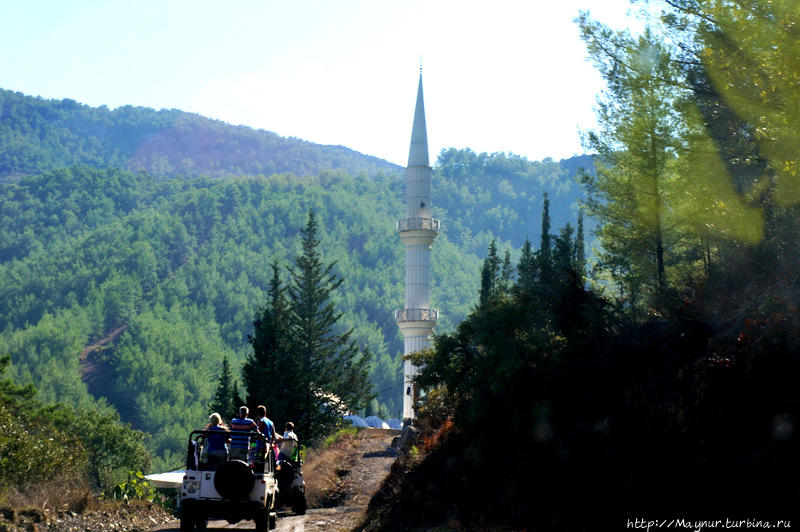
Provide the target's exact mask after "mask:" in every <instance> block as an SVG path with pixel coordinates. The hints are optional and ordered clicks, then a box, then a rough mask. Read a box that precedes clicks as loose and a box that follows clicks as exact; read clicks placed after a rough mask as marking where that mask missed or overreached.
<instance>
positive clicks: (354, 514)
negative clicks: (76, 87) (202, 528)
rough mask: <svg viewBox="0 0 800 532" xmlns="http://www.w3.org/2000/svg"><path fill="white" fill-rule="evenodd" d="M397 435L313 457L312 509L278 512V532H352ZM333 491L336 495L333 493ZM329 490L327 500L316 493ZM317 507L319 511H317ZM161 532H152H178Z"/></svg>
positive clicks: (369, 435)
mask: <svg viewBox="0 0 800 532" xmlns="http://www.w3.org/2000/svg"><path fill="white" fill-rule="evenodd" d="M397 434H399V431H391V430H380V429H371V430H363V431H361V432H360V433H359V434H358V435H356V436H355V437H353V438H349V439H347V440H345V441H343V442H341V443H340V444H338V445H336V446H333V448H332V449H330V450H325V451H322V452H321V453H320V454H319V456H316V457H309V460H308V461H307V463H306V465H304V466H303V474H304V477H305V479H306V484H307V486H308V488H309V504H310V506H312V507H310V508H309V509H308V511H307V512H306V514H305V515H293V514H292V513H291V511H290V510H289V509H285V510H279V511H278V528H277V531H278V532H322V531H326V532H327V531H341V532H344V531H349V530H352V529H353V528H354V527H355V526H356V525H358V524H359V523H360V522H361V520H362V519H363V517H364V511H365V510H366V508H367V504H368V503H369V500H370V499H371V498H372V495H373V494H374V493H375V492H376V491H377V490H378V487H380V485H381V482H382V481H383V479H384V478H385V477H386V475H387V474H388V472H389V468H390V467H391V466H392V463H393V462H394V461H395V459H396V458H397V451H396V450H395V449H393V448H392V447H391V446H390V444H391V441H392V438H393V437H394V436H396V435H397ZM330 488H333V489H330ZM322 489H325V490H326V494H327V495H325V496H322V494H321V493H314V491H319V490H322ZM315 501H318V502H317V503H316V504H317V505H319V506H320V507H313V506H314V505H315ZM175 526H176V525H174V524H173V525H172V526H171V527H167V528H164V527H157V528H152V529H151V531H153V532H155V531H160V532H167V531H174V532H176V531H178V528H174V527H175ZM253 528H254V526H253V522H252V521H240V522H238V523H236V524H233V525H231V524H229V523H227V522H226V521H209V523H208V530H231V529H250V530H252V529H253Z"/></svg>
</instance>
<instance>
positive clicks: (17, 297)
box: [0, 92, 591, 470]
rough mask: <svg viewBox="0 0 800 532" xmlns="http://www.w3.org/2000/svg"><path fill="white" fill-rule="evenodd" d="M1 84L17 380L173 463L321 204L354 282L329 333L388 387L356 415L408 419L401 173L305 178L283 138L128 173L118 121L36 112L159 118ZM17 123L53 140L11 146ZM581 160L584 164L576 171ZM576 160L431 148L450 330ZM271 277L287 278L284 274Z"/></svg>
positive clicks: (348, 283)
mask: <svg viewBox="0 0 800 532" xmlns="http://www.w3.org/2000/svg"><path fill="white" fill-rule="evenodd" d="M2 94H3V98H4V100H3V101H4V104H3V107H2V109H3V113H2V115H0V124H2V136H0V138H2V139H3V140H4V141H3V142H2V146H3V147H4V149H5V150H6V151H5V158H4V159H3V161H4V166H3V172H4V174H5V175H6V176H7V178H6V180H5V182H4V183H3V184H2V185H0V331H2V332H1V333H0V353H4V354H8V355H10V356H11V365H10V367H9V368H8V371H7V375H8V376H9V377H10V378H11V379H12V380H13V381H14V382H17V383H33V384H34V385H35V387H36V389H37V390H38V393H37V396H36V397H37V400H39V401H41V402H43V403H44V404H54V403H57V402H60V403H65V404H68V405H71V406H74V407H76V408H84V409H96V410H98V411H99V412H103V413H106V414H108V415H112V416H113V415H119V417H120V419H121V420H122V421H123V422H124V423H127V424H129V425H130V426H131V427H132V428H133V429H135V430H139V431H142V432H143V433H146V434H148V435H149V436H148V438H146V439H145V440H144V443H145V445H146V446H147V448H148V449H149V450H150V452H151V453H152V454H153V470H162V469H165V468H172V467H175V466H177V465H178V464H180V463H181V453H182V452H183V445H184V438H185V437H186V434H188V431H189V429H191V428H196V427H197V426H199V425H201V424H202V423H203V422H204V421H205V419H206V418H207V416H208V414H209V410H208V408H209V405H210V404H211V403H212V399H213V396H214V393H215V389H216V387H217V384H218V380H219V378H220V376H221V373H222V370H223V360H228V361H229V364H230V372H231V374H232V376H233V378H234V379H236V380H237V381H238V382H239V383H240V384H241V383H242V377H243V376H242V367H243V365H244V363H245V360H246V358H247V356H248V355H249V354H250V353H252V346H251V345H250V343H249V342H248V337H249V336H250V335H252V334H253V322H254V320H256V318H257V312H258V309H259V308H260V307H261V306H263V305H264V304H265V303H266V301H267V297H268V287H269V282H270V279H271V277H272V274H273V272H272V269H271V267H270V264H271V263H272V262H274V261H276V262H278V263H280V264H289V263H290V259H291V257H293V256H294V255H296V253H297V252H298V250H299V249H300V245H301V241H300V230H301V228H302V227H303V226H304V224H305V223H306V216H307V214H308V212H309V211H313V212H314V213H315V215H316V217H317V220H318V221H319V239H320V241H321V244H320V250H321V253H322V256H323V257H324V260H325V261H326V262H328V263H329V262H335V263H336V265H335V270H336V273H337V274H338V275H340V276H341V278H342V279H343V283H342V285H341V286H340V288H339V289H338V290H337V291H336V293H335V295H334V298H335V303H336V306H337V310H338V311H339V312H341V313H342V314H343V316H342V319H341V323H340V324H339V325H338V326H339V327H341V328H342V330H343V331H345V330H349V329H350V328H352V329H353V332H352V335H351V338H352V340H354V341H355V343H356V344H357V345H358V346H359V347H360V348H364V349H368V350H369V352H370V353H371V355H372V363H371V366H370V380H371V382H372V384H373V390H374V392H376V393H377V397H376V398H375V399H374V400H373V401H372V402H371V403H370V404H369V405H368V406H367V408H366V410H365V411H364V412H363V413H365V414H377V415H380V416H382V417H384V418H389V417H399V416H400V413H401V412H400V411H401V408H402V404H401V391H402V387H401V382H402V374H401V369H400V368H401V352H402V339H401V337H400V335H399V333H398V330H397V327H396V325H395V323H394V320H393V311H394V309H395V308H399V307H401V306H402V304H403V302H402V297H403V296H402V290H403V270H402V268H403V247H402V245H401V243H400V241H399V238H398V237H397V234H396V232H395V223H396V219H397V218H398V217H399V216H400V215H401V214H402V212H403V203H402V202H403V198H404V181H403V177H402V174H401V173H399V172H397V171H396V170H395V168H394V167H392V166H391V165H390V166H388V170H389V171H386V172H384V171H375V170H370V171H369V172H367V171H358V172H355V171H353V168H363V167H367V168H374V167H370V166H369V165H370V164H371V162H370V161H371V159H368V158H367V159H357V160H356V161H355V162H354V163H352V164H349V163H348V164H349V166H348V165H345V164H343V165H342V166H343V167H344V169H342V168H339V169H334V170H326V171H319V173H317V174H315V175H307V174H306V172H307V170H308V168H307V166H306V165H307V164H308V159H307V158H305V156H303V155H299V154H295V153H293V152H292V151H291V149H289V151H288V152H286V153H284V152H281V153H280V154H279V155H280V157H284V158H285V159H286V161H287V163H286V164H287V165H289V166H288V168H289V170H288V171H287V172H285V173H280V174H277V173H276V174H270V175H268V176H264V175H257V174H256V175H250V176H244V175H240V174H241V173H242V171H243V170H242V168H243V167H241V166H235V167H231V168H230V169H229V171H227V170H225V168H224V167H223V166H218V167H216V170H214V171H212V170H211V167H210V166H209V167H205V168H202V169H201V170H202V171H200V173H201V174H202V175H194V176H192V175H165V174H161V173H158V172H149V171H148V172H146V171H143V170H140V171H131V170H126V169H125V167H127V168H130V164H129V162H126V160H127V155H126V156H124V157H122V156H120V157H116V156H115V155H114V154H113V153H112V152H110V151H108V150H107V149H106V148H105V147H104V146H106V145H111V144H109V143H111V142H112V141H113V140H114V138H113V136H109V135H111V131H112V130H111V129H109V130H106V132H105V133H104V134H105V135H106V136H104V137H103V138H102V142H101V141H99V140H97V141H96V140H92V139H99V138H100V136H99V135H100V133H98V131H100V130H98V129H97V128H94V129H92V128H90V130H91V131H94V132H95V134H96V135H95V137H92V136H91V135H88V133H86V132H83V133H81V131H82V130H80V129H79V128H78V129H75V128H73V129H69V131H64V130H61V129H59V128H58V126H57V124H58V123H60V122H58V121H56V122H50V121H48V120H50V119H47V120H45V118H43V117H51V118H52V117H53V116H55V117H61V122H66V123H69V124H73V123H74V124H83V125H84V126H85V125H86V124H88V123H89V122H87V121H91V120H96V119H98V117H99V116H112V115H113V117H115V118H114V123H115V124H116V125H117V126H118V129H117V130H118V131H124V132H126V133H125V135H127V134H129V133H130V131H136V130H137V129H136V128H137V127H140V126H141V124H148V125H147V128H155V127H156V126H159V127H162V128H165V127H169V126H168V124H167V123H166V122H164V123H160V125H159V122H158V121H157V120H156V117H159V116H162V115H164V113H165V112H163V111H162V112H154V111H152V110H146V109H132V108H127V109H122V110H120V109H118V110H115V111H113V112H111V111H108V110H104V109H92V108H88V107H86V106H80V105H78V104H75V103H74V102H68V101H67V102H66V103H65V102H64V101H46V100H41V99H38V98H29V97H23V96H20V95H18V94H11V93H8V92H4V93H2ZM9 102H11V103H13V105H11V103H9ZM123 111H124V112H123ZM109 113H110V114H109ZM170 113H173V114H174V113H177V112H170ZM167 114H169V113H167ZM164 116H166V115H164ZM162 117H163V116H162ZM109 120H110V119H109ZM203 120H204V119H203ZM197 121H198V123H201V125H202V124H203V122H202V121H201V120H200V118H197ZM137 124H138V125H137ZM76 127H77V126H76ZM82 127H83V126H82ZM86 127H88V126H86ZM217 127H219V128H220V129H221V130H224V129H226V128H230V126H226V125H222V124H217ZM37 128H38V129H37ZM141 128H143V129H141V130H142V131H144V129H147V128H144V126H141ZM232 129H233V130H235V131H238V129H237V128H232ZM37 131H38V132H37ZM70 132H71V133H70ZM68 133H69V134H68ZM198 134H199V133H198ZM248 134H249V133H248ZM26 135H34V136H36V137H37V138H40V139H44V140H42V141H41V142H38V143H29V142H27V141H20V143H19V144H17V145H15V144H14V143H13V142H11V139H14V138H17V139H24V138H27V137H26ZM87 135H88V136H87ZM125 135H123V136H125ZM253 135H255V132H253ZM76 138H80V139H82V141H85V142H90V144H91V145H92V146H94V148H92V149H91V150H89V149H88V148H87V149H86V150H84V151H83V152H80V153H83V154H84V155H85V156H84V155H81V156H80V157H79V156H77V155H75V156H74V157H72V158H70V157H65V156H64V154H67V153H69V154H73V155H74V154H76V153H78V152H77V151H76V150H75V149H74V147H73V146H72V144H71V143H72V142H73V141H74V140H75V139H76ZM125 138H126V139H127V140H126V141H125V142H127V143H129V144H132V143H133V142H135V141H137V140H136V138H135V137H125ZM6 139H8V140H9V141H8V142H6V141H5V140H6ZM109 139H110V140H109ZM45 141H46V142H45ZM125 142H123V143H122V144H123V145H127V144H125ZM231 142H233V141H231ZM15 146H16V147H15ZM303 146H304V149H308V150H316V149H320V150H322V154H321V155H319V156H320V157H325V156H326V155H325V153H328V152H326V151H325V150H324V149H323V148H320V147H317V146H314V145H311V144H308V143H304V144H303ZM195 148H197V147H196V146H195V147H193V148H192V149H195ZM197 149H200V148H197ZM37 150H41V153H40V152H39V151H37ZM200 151H202V150H200ZM126 153H130V150H128V152H126ZM354 153H355V152H353V154H354ZM351 155H352V154H351ZM356 155H357V154H356ZM356 155H352V156H353V157H355V156H356ZM295 160H296V166H293V164H294V163H293V162H292V161H295ZM24 161H29V162H30V164H28V163H24V164H23V162H24ZM327 161H328V163H329V164H331V165H334V164H335V163H336V161H334V160H332V159H327ZM565 163H566V162H565ZM578 163H580V164H584V163H586V164H591V159H588V158H586V159H584V160H581V161H575V160H573V161H570V162H569V163H568V164H573V166H574V165H575V164H578ZM218 164H220V165H221V164H223V161H222V160H220V161H218ZM568 164H564V165H563V166H562V165H561V164H559V163H557V162H555V161H552V160H545V161H541V162H535V161H529V160H527V159H525V158H523V157H518V156H515V155H512V154H503V153H496V154H485V153H483V154H478V153H475V152H472V151H471V150H468V149H463V150H457V149H449V150H444V151H443V152H442V153H441V154H440V156H439V160H438V162H437V164H436V166H435V168H434V176H433V183H434V185H433V186H434V189H433V197H434V210H435V215H436V216H437V217H438V218H440V219H441V220H442V221H443V230H442V234H441V235H440V237H439V238H438V239H437V242H436V246H435V248H434V251H433V254H432V266H433V278H434V285H433V292H432V300H433V304H434V305H435V306H436V307H437V308H439V309H440V311H441V313H440V321H439V325H438V329H439V330H442V331H446V330H451V329H453V328H454V327H455V325H456V324H458V323H459V322H460V321H461V320H462V319H463V318H464V317H465V316H466V315H467V314H468V313H469V312H470V311H471V309H472V308H473V307H474V305H475V304H476V298H475V297H474V293H475V290H476V289H477V288H478V286H479V285H480V267H481V260H482V259H481V257H482V256H483V254H484V253H485V250H486V248H487V246H488V244H489V242H491V241H492V240H495V239H496V240H497V241H498V242H501V243H502V244H503V245H504V246H506V247H507V248H515V249H516V248H517V247H519V246H520V245H521V243H522V242H523V241H524V240H525V238H526V236H527V235H530V236H531V237H532V238H538V231H539V227H538V223H537V220H538V218H539V217H540V216H541V197H542V194H543V192H545V191H549V194H550V198H551V201H552V204H553V208H552V211H553V213H554V214H553V215H554V220H555V221H557V222H558V223H563V221H565V220H567V219H570V218H571V217H574V215H575V213H576V212H577V210H576V209H577V206H576V200H577V199H578V198H579V197H580V195H581V191H580V187H579V186H578V184H577V183H576V182H575V179H574V174H575V168H574V167H573V168H571V169H570V168H568ZM60 165H64V167H59V166H60ZM200 166H201V165H200V163H199V162H197V161H196V164H195V167H196V168H200ZM52 167H57V168H55V169H51V168H52ZM348 168H349V171H348ZM37 170H46V171H42V172H39V173H36V171H37ZM148 170H149V169H148ZM351 172H353V173H351ZM451 213H452V214H451ZM279 275H280V277H281V280H282V282H285V281H286V272H284V271H281V272H279Z"/></svg>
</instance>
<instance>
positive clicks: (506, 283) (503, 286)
mask: <svg viewBox="0 0 800 532" xmlns="http://www.w3.org/2000/svg"><path fill="white" fill-rule="evenodd" d="M513 282H514V267H513V266H512V264H511V251H510V250H508V249H507V250H506V253H505V255H504V256H503V266H502V268H501V270H500V288H499V292H500V293H501V294H503V295H508V294H509V293H510V291H511V285H512V284H513Z"/></svg>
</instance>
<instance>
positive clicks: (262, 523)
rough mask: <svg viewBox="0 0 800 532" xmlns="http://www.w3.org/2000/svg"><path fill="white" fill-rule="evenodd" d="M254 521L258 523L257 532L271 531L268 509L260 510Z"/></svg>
mask: <svg viewBox="0 0 800 532" xmlns="http://www.w3.org/2000/svg"><path fill="white" fill-rule="evenodd" d="M253 521H255V523H256V532H267V530H269V515H268V514H267V510H266V508H265V509H263V510H261V509H259V510H258V511H257V512H256V515H254V516H253Z"/></svg>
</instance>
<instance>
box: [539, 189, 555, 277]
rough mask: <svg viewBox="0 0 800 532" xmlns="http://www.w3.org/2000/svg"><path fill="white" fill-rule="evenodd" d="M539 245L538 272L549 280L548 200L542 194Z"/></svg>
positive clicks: (550, 252)
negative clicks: (542, 204) (542, 203)
mask: <svg viewBox="0 0 800 532" xmlns="http://www.w3.org/2000/svg"><path fill="white" fill-rule="evenodd" d="M541 233H542V235H541V241H540V243H539V271H540V272H541V273H542V277H543V278H544V279H549V276H550V271H551V266H552V263H551V260H552V249H551V244H550V198H549V197H548V195H547V192H545V193H544V206H543V208H542V231H541Z"/></svg>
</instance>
